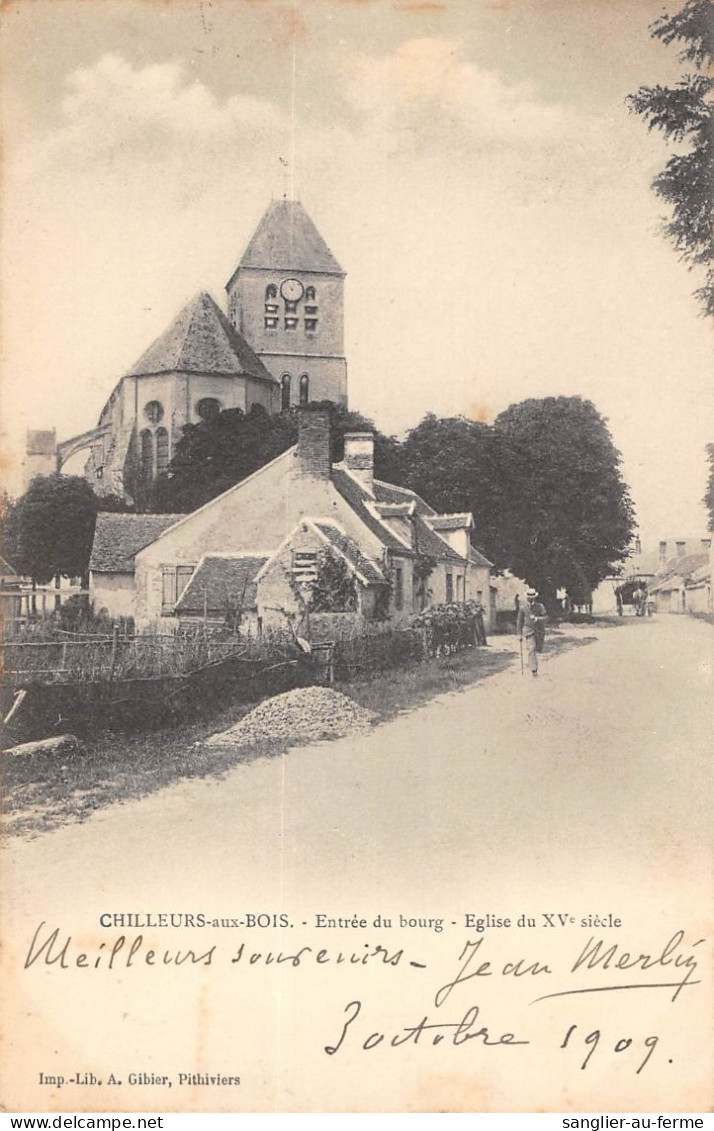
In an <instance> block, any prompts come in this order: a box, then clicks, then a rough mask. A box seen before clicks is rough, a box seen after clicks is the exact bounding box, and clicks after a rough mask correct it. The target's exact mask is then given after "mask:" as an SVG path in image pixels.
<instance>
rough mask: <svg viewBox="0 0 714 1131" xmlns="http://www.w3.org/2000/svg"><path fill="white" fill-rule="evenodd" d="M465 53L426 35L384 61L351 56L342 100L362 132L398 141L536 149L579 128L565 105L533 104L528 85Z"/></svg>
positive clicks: (459, 44)
mask: <svg viewBox="0 0 714 1131" xmlns="http://www.w3.org/2000/svg"><path fill="white" fill-rule="evenodd" d="M464 50H465V49H464V44H463V42H462V41H461V40H460V39H446V38H437V37H432V38H421V39H409V40H405V41H404V42H403V43H401V44H400V45H399V46H398V47H397V48H396V50H395V51H393V52H392V53H391V54H390V55H384V56H379V57H377V56H369V55H364V54H361V55H354V56H353V57H352V59H351V61H350V62H349V63H348V65H347V69H346V72H345V79H344V92H345V96H346V98H347V100H348V102H349V104H350V105H351V106H352V108H353V110H354V111H355V112H356V113H357V114H358V115H359V116H361V118H362V119H363V121H364V123H365V124H366V125H367V127H368V128H369V129H371V130H373V131H375V132H384V133H389V134H394V135H401V136H402V137H403V139H404V141H405V143H406V141H407V139H408V138H409V137H410V136H411V137H413V138H417V137H418V138H419V144H422V143H423V141H424V139H425V138H429V139H432V140H433V139H435V138H438V137H440V136H441V137H445V138H447V139H449V138H450V137H451V136H452V135H453V134H454V132H456V131H458V132H459V133H461V134H465V135H467V136H470V138H471V139H472V141H475V142H478V143H481V144H484V145H493V144H497V145H501V146H503V145H506V146H507V145H513V144H519V145H522V144H524V143H526V144H533V145H541V144H543V143H548V142H558V141H561V140H562V139H563V138H564V137H567V136H570V135H572V133H573V132H574V131H575V130H576V129H577V128H578V127H579V124H580V123H579V118H578V116H577V115H576V114H575V113H574V112H573V111H571V110H570V109H569V108H568V107H566V106H562V105H558V104H555V103H545V102H542V101H540V100H539V99H538V97H537V93H536V91H535V89H534V88H533V86H532V85H531V84H529V83H517V84H512V85H509V84H508V83H506V82H505V81H504V79H503V77H502V76H501V75H500V74H499V72H498V71H495V70H486V69H484V68H483V67H479V66H478V65H477V64H476V63H473V62H471V61H469V60H468V59H466V58H464Z"/></svg>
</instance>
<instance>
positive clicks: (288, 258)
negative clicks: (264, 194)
mask: <svg viewBox="0 0 714 1131" xmlns="http://www.w3.org/2000/svg"><path fill="white" fill-rule="evenodd" d="M240 267H264V268H267V269H269V270H275V271H319V272H320V273H321V274H330V275H342V274H343V271H342V268H341V267H340V265H339V263H338V262H337V260H336V259H335V257H334V255H333V254H332V252H331V251H330V249H329V247H328V246H327V244H326V243H325V241H324V240H323V238H322V236H321V235H320V233H319V232H318V230H317V228H316V227H315V225H314V224H313V222H312V220H311V219H310V217H309V216H308V214H307V212H306V211H305V209H304V208H303V206H302V204H301V203H300V201H299V200H273V201H271V203H270V204H269V205H268V207H267V209H266V211H265V213H264V215H263V218H262V220H261V221H260V223H259V224H258V227H257V228H256V230H255V232H254V234H253V237H252V239H251V240H250V243H249V244H248V246H247V248H246V249H245V251H244V252H243V256H242V258H241V261H240V264H239V268H240ZM234 274H235V273H234ZM232 282H233V279H232V278H231V280H230V281H229V283H228V286H230V285H231V283H232Z"/></svg>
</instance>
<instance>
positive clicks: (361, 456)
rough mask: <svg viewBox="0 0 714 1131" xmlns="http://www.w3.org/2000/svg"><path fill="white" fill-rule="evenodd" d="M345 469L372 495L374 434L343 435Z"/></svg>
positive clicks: (355, 433) (354, 433)
mask: <svg viewBox="0 0 714 1131" xmlns="http://www.w3.org/2000/svg"><path fill="white" fill-rule="evenodd" d="M344 462H345V467H346V468H347V469H348V471H351V472H352V474H353V475H354V476H355V478H356V479H359V481H360V483H362V484H363V486H364V487H366V488H367V490H368V491H369V492H370V494H371V493H372V483H373V481H374V433H373V432H347V433H345V456H344Z"/></svg>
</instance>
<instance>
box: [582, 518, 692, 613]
mask: <svg viewBox="0 0 714 1131" xmlns="http://www.w3.org/2000/svg"><path fill="white" fill-rule="evenodd" d="M711 541H712V539H711V535H707V536H700V537H698V538H695V537H692V536H688V537H678V538H662V539H660V540H659V541H658V542H657V543H656V544H655V545H653V546H650V547H643V545H642V543H641V542H640V539H639V538H637V539H635V541H634V542H633V545H632V549H631V551H630V553H629V555H628V556H627V558H626V559H625V561H624V562H623V563H622V566H621V567H620V569H619V571H618V572H617V573H616V574H613V575H612V576H611V577H607V578H605V580H604V581H601V582H600V584H599V585H598V587H597V589H595V591H594V593H593V612H595V613H611V612H615V611H616V609H617V592H616V591H617V590H618V589H619V590H620V591H621V592H624V593H625V595H626V596H627V595H628V594H629V592H630V591H631V590H634V589H635V588H637V586H638V585H639V586H646V587H647V590H648V592H650V593H651V592H653V586H655V584H658V583H659V580H663V579H664V578H665V577H674V576H675V574H676V573H677V571H678V570H683V571H684V573H685V575H686V576H688V574H687V563H689V562H690V561H691V560H692V559H693V558H695V559H697V561H698V564H699V565H701V564H703V563H705V562H706V561H708V556H709V552H710V547H711ZM695 568H696V567H695ZM659 592H660V597H659V599H658V602H657V604H658V607H659V608H660V609H661V611H664V609H665V607H666V610H667V611H672V612H674V611H681V610H675V609H674V608H672V609H671V610H670V608H669V605H670V598H669V597H668V596H667V597H665V596H664V592H665V591H664V590H659ZM680 602H681V596H680ZM626 604H627V601H626Z"/></svg>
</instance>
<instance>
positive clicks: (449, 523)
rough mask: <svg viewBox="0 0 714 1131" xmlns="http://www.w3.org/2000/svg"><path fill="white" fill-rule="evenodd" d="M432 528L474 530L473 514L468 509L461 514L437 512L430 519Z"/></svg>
mask: <svg viewBox="0 0 714 1131" xmlns="http://www.w3.org/2000/svg"><path fill="white" fill-rule="evenodd" d="M428 521H429V526H430V527H431V528H432V530H472V529H473V525H474V518H473V515H472V514H470V513H469V512H468V511H464V512H463V513H460V514H435V515H434V516H433V517H432V518H430V519H429V520H428Z"/></svg>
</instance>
